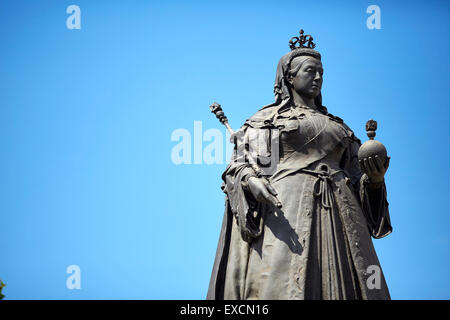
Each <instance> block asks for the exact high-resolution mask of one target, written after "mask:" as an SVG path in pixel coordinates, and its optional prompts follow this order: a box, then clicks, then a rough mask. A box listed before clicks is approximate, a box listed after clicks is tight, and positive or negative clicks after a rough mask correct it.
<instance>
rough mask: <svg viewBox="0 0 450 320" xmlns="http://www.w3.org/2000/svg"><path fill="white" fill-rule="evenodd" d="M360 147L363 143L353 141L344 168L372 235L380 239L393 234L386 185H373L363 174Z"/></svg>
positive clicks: (348, 149)
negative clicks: (359, 154)
mask: <svg viewBox="0 0 450 320" xmlns="http://www.w3.org/2000/svg"><path fill="white" fill-rule="evenodd" d="M360 146H361V142H360V141H359V140H358V139H356V138H355V139H354V140H352V141H351V143H350V144H349V146H348V148H347V150H346V153H345V155H344V158H343V160H344V168H345V171H346V172H347V173H348V175H349V177H350V182H351V184H352V185H353V187H354V190H355V191H356V193H357V196H359V199H360V201H361V207H362V209H363V213H364V216H365V217H366V221H367V225H368V228H369V232H370V235H371V236H372V237H374V238H375V239H379V238H383V237H385V236H387V235H389V234H390V233H391V232H392V226H391V221H390V215H389V203H388V201H387V192H386V185H385V183H384V181H383V182H382V183H380V184H373V183H371V182H370V181H369V177H368V176H367V175H366V174H363V173H362V172H361V168H360V166H359V162H358V150H359V147H360Z"/></svg>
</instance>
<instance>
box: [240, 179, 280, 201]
mask: <svg viewBox="0 0 450 320" xmlns="http://www.w3.org/2000/svg"><path fill="white" fill-rule="evenodd" d="M248 187H249V189H250V191H251V193H252V194H253V196H254V197H255V199H256V200H258V201H260V202H263V203H269V204H272V205H274V206H275V207H278V208H281V207H282V205H281V202H280V200H278V199H277V195H278V194H277V192H276V191H275V189H274V187H272V185H271V184H270V183H269V181H267V180H266V179H261V178H257V177H250V178H249V179H248Z"/></svg>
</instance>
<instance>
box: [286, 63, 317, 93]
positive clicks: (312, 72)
mask: <svg viewBox="0 0 450 320" xmlns="http://www.w3.org/2000/svg"><path fill="white" fill-rule="evenodd" d="M299 66H300V68H299V69H298V67H299ZM296 69H298V71H297V73H296V74H295V75H292V76H291V77H289V78H288V81H289V83H290V84H291V87H292V89H293V90H295V91H296V92H297V93H298V94H299V95H301V96H304V97H307V98H313V99H314V98H315V97H317V96H318V95H319V94H320V90H321V89H322V82H323V67H322V62H320V60H318V59H316V58H314V57H309V56H300V57H296V58H294V59H293V60H292V62H291V71H292V70H296Z"/></svg>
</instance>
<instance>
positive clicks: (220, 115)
mask: <svg viewBox="0 0 450 320" xmlns="http://www.w3.org/2000/svg"><path fill="white" fill-rule="evenodd" d="M209 109H210V110H211V112H212V113H214V114H215V115H216V118H217V119H219V121H220V123H222V124H223V125H224V126H225V127H226V128H227V130H228V132H229V133H230V135H231V136H232V137H233V134H234V133H235V131H234V130H233V129H232V128H231V126H230V124H229V123H228V118H227V116H226V115H225V113H224V112H223V109H222V106H221V105H220V104H218V103H217V102H213V104H211V105H210V106H209ZM248 158H249V159H248V160H249V164H250V166H251V167H252V169H253V171H254V172H255V174H256V176H257V177H258V178H261V179H264V180H265V182H266V183H267V184H269V185H270V182H269V179H267V177H266V176H264V175H263V174H262V170H261V168H260V167H259V166H258V164H257V163H256V161H255V160H254V159H253V158H252V156H251V155H250V154H249V155H248ZM273 196H274V197H275V199H276V200H277V203H278V205H277V206H278V207H281V206H282V205H281V202H280V200H278V198H277V197H276V196H275V195H273Z"/></svg>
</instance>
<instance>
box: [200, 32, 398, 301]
mask: <svg viewBox="0 0 450 320" xmlns="http://www.w3.org/2000/svg"><path fill="white" fill-rule="evenodd" d="M312 40H313V38H312V37H311V36H310V35H304V32H303V30H301V31H300V36H299V37H294V38H292V39H291V41H290V42H289V44H290V48H291V52H289V53H287V54H286V55H284V56H283V57H282V58H281V59H280V61H279V63H278V68H277V74H276V79H275V89H274V91H275V102H274V103H272V104H269V105H267V106H265V107H263V108H262V109H260V110H259V111H257V112H256V113H255V114H254V115H253V116H252V117H251V118H249V119H248V120H247V121H246V122H245V123H244V125H243V126H242V127H241V128H240V129H239V130H238V131H237V132H233V131H232V130H231V127H230V126H229V125H228V119H227V118H226V116H225V114H224V112H223V110H222V108H221V106H220V105H219V104H217V103H215V104H213V105H212V106H211V111H212V112H213V113H215V114H216V116H217V117H218V118H219V120H220V121H221V122H222V123H223V124H224V125H226V126H227V128H228V129H229V130H230V132H231V133H232V137H231V138H232V141H233V142H234V143H235V152H234V155H233V158H232V159H231V161H230V163H229V165H228V167H227V169H226V170H225V172H224V173H223V176H222V177H223V181H224V182H223V185H222V188H223V191H224V192H225V194H226V207H225V214H224V218H223V224H222V230H221V233H220V238H219V244H218V248H217V253H216V258H215V262H214V266H213V271H212V275H211V281H210V285H209V290H208V294H207V298H208V299H389V298H390V296H389V291H388V288H387V285H386V282H385V279H384V276H383V272H382V271H381V267H380V263H379V261H378V258H377V255H376V253H375V249H374V247H373V244H372V237H373V238H382V237H384V236H386V235H388V234H390V233H391V232H392V227H391V223H390V218H389V210H388V202H387V200H386V186H385V183H384V174H385V172H386V170H387V168H388V166H389V160H390V158H389V157H388V156H387V153H386V149H385V148H384V146H383V145H382V144H381V143H379V142H378V141H375V140H372V139H373V137H374V136H375V130H376V122H375V121H369V122H368V124H367V127H366V128H367V132H368V135H369V138H371V140H369V141H367V142H366V143H365V144H364V146H363V147H362V149H360V146H361V142H360V140H359V139H358V138H357V137H356V136H355V135H354V133H353V131H352V130H351V129H350V128H349V127H348V126H347V125H346V124H345V123H344V121H343V120H342V119H340V118H339V117H336V116H334V115H332V114H330V113H329V112H328V110H327V108H325V107H324V106H323V105H322V96H321V88H322V79H323V78H322V76H323V66H322V62H321V55H320V53H319V52H317V51H316V50H314V48H315V44H314V43H313V42H312ZM358 151H360V152H359V158H358ZM377 270H378V273H377Z"/></svg>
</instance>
